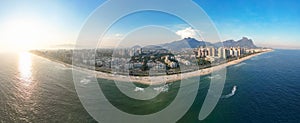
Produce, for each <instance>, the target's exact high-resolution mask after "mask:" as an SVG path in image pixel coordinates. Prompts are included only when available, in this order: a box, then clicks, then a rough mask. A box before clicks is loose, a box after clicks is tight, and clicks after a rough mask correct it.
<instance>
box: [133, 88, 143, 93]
mask: <svg viewBox="0 0 300 123" xmlns="http://www.w3.org/2000/svg"><path fill="white" fill-rule="evenodd" d="M144 90H145V89H144V88H140V87H135V89H134V91H135V92H140V91H141V92H144Z"/></svg>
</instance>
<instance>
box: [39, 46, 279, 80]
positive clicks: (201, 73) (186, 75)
mask: <svg viewBox="0 0 300 123" xmlns="http://www.w3.org/2000/svg"><path fill="white" fill-rule="evenodd" d="M271 51H273V50H267V51H265V52H261V53H257V54H253V55H250V56H246V57H243V58H240V59H237V60H234V61H230V62H227V63H224V64H220V65H217V66H213V67H210V68H205V69H200V70H197V71H192V72H187V73H181V74H173V75H165V76H129V75H128V76H124V75H114V74H110V73H104V72H99V71H94V70H90V69H85V68H81V67H77V66H74V65H70V64H66V63H63V62H60V61H57V60H52V59H49V60H51V61H53V62H58V63H61V64H63V65H64V66H65V67H70V68H73V69H76V70H80V71H82V72H87V73H88V74H91V75H93V76H96V78H102V79H108V80H114V81H119V82H135V83H140V84H146V85H158V84H163V83H171V82H175V81H178V80H182V79H187V78H190V77H196V76H204V75H208V74H211V73H212V72H214V71H218V70H221V69H224V68H226V67H229V66H232V65H235V64H239V63H241V62H243V61H245V60H248V59H250V58H252V57H254V56H258V55H261V54H263V53H267V52H271ZM42 58H44V57H42ZM46 59H47V58H46Z"/></svg>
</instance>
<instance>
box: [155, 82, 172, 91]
mask: <svg viewBox="0 0 300 123" xmlns="http://www.w3.org/2000/svg"><path fill="white" fill-rule="evenodd" d="M153 89H154V90H155V91H158V92H168V91H169V85H167V84H166V85H164V86H161V87H156V88H153Z"/></svg>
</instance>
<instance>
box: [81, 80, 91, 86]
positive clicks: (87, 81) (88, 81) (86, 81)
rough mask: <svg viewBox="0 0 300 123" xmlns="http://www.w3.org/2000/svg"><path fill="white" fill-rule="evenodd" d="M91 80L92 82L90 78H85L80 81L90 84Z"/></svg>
mask: <svg viewBox="0 0 300 123" xmlns="http://www.w3.org/2000/svg"><path fill="white" fill-rule="evenodd" d="M90 82H91V80H89V79H83V80H81V81H80V83H81V84H84V85H86V84H89V83H90Z"/></svg>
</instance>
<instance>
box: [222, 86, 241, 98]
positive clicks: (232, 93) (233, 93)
mask: <svg viewBox="0 0 300 123" xmlns="http://www.w3.org/2000/svg"><path fill="white" fill-rule="evenodd" d="M236 90H237V86H233V88H232V90H231V93H230V94H227V95H224V96H222V98H229V97H232V96H234V95H235V92H236Z"/></svg>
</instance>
